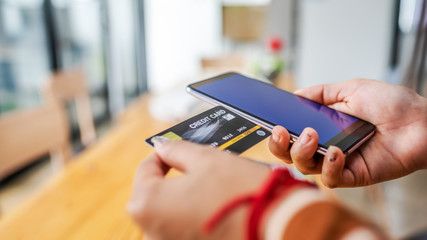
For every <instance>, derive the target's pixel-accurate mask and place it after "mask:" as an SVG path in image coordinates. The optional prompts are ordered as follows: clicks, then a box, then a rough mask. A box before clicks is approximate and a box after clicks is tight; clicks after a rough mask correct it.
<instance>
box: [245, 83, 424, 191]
mask: <svg viewBox="0 0 427 240" xmlns="http://www.w3.org/2000/svg"><path fill="white" fill-rule="evenodd" d="M244 89H245V88H244V87H243V88H242V91H241V92H245V91H243V90H244ZM297 94H298V95H299V96H302V97H304V98H306V99H311V100H313V101H315V102H318V103H320V104H322V105H327V106H333V108H334V109H335V110H338V111H341V112H345V113H349V114H351V115H354V116H357V117H359V118H362V119H365V120H368V121H369V122H371V123H373V124H374V125H375V126H376V130H375V131H376V134H375V135H374V136H373V137H372V138H371V139H370V140H369V141H367V142H366V143H365V144H363V145H361V146H360V147H359V148H358V149H357V151H353V152H352V153H348V154H347V157H346V158H345V156H344V154H343V153H342V151H341V150H339V149H337V148H336V147H331V149H328V151H327V154H326V156H325V158H323V159H322V161H319V160H318V159H313V152H315V150H316V148H317V147H318V146H317V142H316V141H312V142H311V144H308V145H305V146H301V145H300V143H299V141H297V142H295V144H294V145H293V146H292V147H291V148H288V147H289V142H288V143H287V144H288V145H287V147H281V146H280V145H276V147H277V148H278V149H280V152H281V153H282V154H283V155H287V156H280V155H278V154H277V153H275V152H274V151H272V152H273V153H275V155H276V156H278V157H279V158H282V157H288V159H287V161H292V162H294V163H295V166H296V167H297V169H298V170H300V171H301V172H303V173H304V174H321V179H322V181H323V183H324V184H325V185H326V186H328V187H360V186H366V185H370V184H374V183H378V182H382V181H387V180H391V179H395V178H398V177H402V176H405V175H407V174H409V173H412V172H414V171H416V170H419V169H427V161H426V160H425V156H427V148H426V143H427V98H425V97H422V96H420V95H418V94H417V93H415V92H414V91H412V90H410V89H408V88H405V87H401V86H396V85H392V84H388V83H384V82H380V81H375V80H368V79H353V80H350V81H346V82H341V83H336V84H327V85H321V86H314V87H311V88H307V89H303V90H301V91H298V92H297ZM285 127H286V125H285ZM276 129H281V130H284V131H283V132H280V134H281V135H282V138H283V139H282V140H285V139H288V140H289V139H290V137H289V135H288V131H286V129H283V128H281V127H278V126H276V127H275V130H276ZM286 136H288V137H286ZM270 142H271V138H270ZM313 143H314V144H313ZM274 144H275V143H274ZM270 150H272V148H271V146H270ZM331 150H332V151H331Z"/></svg>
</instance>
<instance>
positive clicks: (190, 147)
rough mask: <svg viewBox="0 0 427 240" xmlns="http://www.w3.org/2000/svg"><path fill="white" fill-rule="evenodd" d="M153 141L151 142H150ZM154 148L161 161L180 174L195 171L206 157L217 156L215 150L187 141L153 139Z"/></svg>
mask: <svg viewBox="0 0 427 240" xmlns="http://www.w3.org/2000/svg"><path fill="white" fill-rule="evenodd" d="M152 141H153V140H152ZM153 143H154V148H155V150H156V152H157V154H158V155H159V157H160V158H161V160H162V161H163V162H164V163H165V164H167V165H168V166H170V167H173V168H176V169H178V170H179V171H182V172H188V171H191V170H192V169H197V168H198V166H200V165H201V164H202V163H203V160H204V159H205V158H206V156H210V155H215V154H218V152H220V151H218V150H217V149H213V148H211V147H207V146H203V145H201V144H196V143H191V142H188V141H184V140H180V141H171V140H169V139H167V138H164V137H162V138H159V139H154V141H153Z"/></svg>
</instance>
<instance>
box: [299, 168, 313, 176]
mask: <svg viewBox="0 0 427 240" xmlns="http://www.w3.org/2000/svg"><path fill="white" fill-rule="evenodd" d="M297 169H298V171H299V172H300V173H302V174H304V175H309V174H310V173H311V171H310V170H308V169H307V168H304V167H301V166H297Z"/></svg>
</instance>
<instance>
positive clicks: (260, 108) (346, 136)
mask: <svg viewBox="0 0 427 240" xmlns="http://www.w3.org/2000/svg"><path fill="white" fill-rule="evenodd" d="M187 91H188V92H189V93H190V94H192V95H194V96H196V97H198V98H200V99H202V100H204V101H206V102H209V103H212V104H214V105H221V106H224V107H226V108H228V109H230V110H231V111H234V112H235V113H237V114H239V115H241V116H243V117H245V118H247V119H249V120H251V121H253V122H254V123H256V124H259V125H261V126H263V127H264V128H266V129H268V130H270V131H271V130H272V129H273V127H274V126H276V125H281V126H283V127H285V128H286V129H287V130H288V131H289V133H290V135H291V142H294V141H295V140H296V139H297V138H298V136H299V135H300V134H301V132H302V131H303V130H304V128H306V127H312V128H314V129H315V130H316V131H317V133H318V134H319V147H318V149H317V152H318V153H321V154H323V155H325V154H326V151H327V149H328V147H329V146H331V145H334V146H337V147H339V148H340V149H341V150H342V151H343V152H344V154H349V153H351V152H352V151H354V150H355V149H357V148H358V147H359V146H360V145H361V144H362V143H363V142H365V141H366V140H367V139H368V138H369V137H371V136H372V135H373V134H374V132H375V126H374V125H373V124H371V123H369V122H367V121H364V120H362V119H359V118H356V117H354V116H350V115H348V114H345V113H342V112H339V111H336V110H334V109H332V108H329V107H327V106H324V105H321V104H319V103H316V102H313V101H311V100H309V99H306V98H303V97H300V96H297V95H295V94H293V93H290V92H287V91H285V90H282V89H279V88H277V87H275V86H273V85H271V84H268V83H265V82H262V81H259V80H256V79H253V78H249V77H246V76H243V75H241V74H238V73H234V72H230V73H225V74H221V75H219V76H216V77H213V78H209V79H206V80H203V81H200V82H196V83H193V84H190V85H188V87H187Z"/></svg>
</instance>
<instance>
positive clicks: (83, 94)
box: [44, 69, 96, 146]
mask: <svg viewBox="0 0 427 240" xmlns="http://www.w3.org/2000/svg"><path fill="white" fill-rule="evenodd" d="M44 95H45V99H46V102H50V103H54V104H56V105H58V106H61V107H64V108H65V105H66V103H68V102H73V101H74V102H75V105H76V110H77V121H78V125H79V128H80V137H81V142H82V144H83V145H84V146H88V145H89V144H91V143H92V142H94V141H95V139H96V133H95V126H94V123H93V115H92V111H91V107H90V98H89V93H88V90H87V88H86V85H85V76H84V73H83V71H82V70H80V69H75V70H68V71H61V72H57V73H54V74H52V75H51V77H50V79H49V81H48V83H47V86H46V87H45V89H44Z"/></svg>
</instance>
